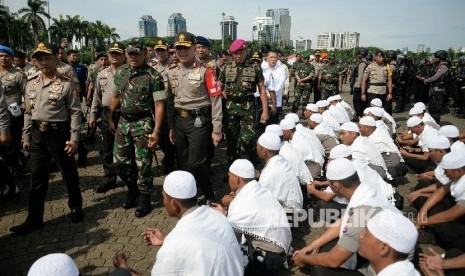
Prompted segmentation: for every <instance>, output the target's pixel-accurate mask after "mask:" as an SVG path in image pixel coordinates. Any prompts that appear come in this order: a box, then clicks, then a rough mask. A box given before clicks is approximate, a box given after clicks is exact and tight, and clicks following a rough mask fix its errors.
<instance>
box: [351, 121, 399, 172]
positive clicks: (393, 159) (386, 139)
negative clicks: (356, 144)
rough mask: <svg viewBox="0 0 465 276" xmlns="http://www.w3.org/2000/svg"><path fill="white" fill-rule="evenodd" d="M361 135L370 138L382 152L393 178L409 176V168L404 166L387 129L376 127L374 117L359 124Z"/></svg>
mask: <svg viewBox="0 0 465 276" xmlns="http://www.w3.org/2000/svg"><path fill="white" fill-rule="evenodd" d="M358 125H359V128H360V134H361V135H362V136H363V137H368V138H369V139H370V140H371V141H372V142H373V143H374V144H375V146H376V148H377V149H378V150H379V151H380V152H381V155H382V156H383V159H384V162H385V163H386V167H387V169H388V172H389V174H391V176H392V177H402V176H405V175H406V174H407V167H406V166H405V165H404V164H403V163H404V159H403V158H402V157H401V155H400V152H399V149H398V148H397V146H396V145H395V144H394V141H393V140H392V138H391V136H390V135H389V133H388V132H387V130H386V129H383V128H378V127H376V121H375V119H373V117H370V116H365V117H363V118H361V119H360V121H359V122H358Z"/></svg>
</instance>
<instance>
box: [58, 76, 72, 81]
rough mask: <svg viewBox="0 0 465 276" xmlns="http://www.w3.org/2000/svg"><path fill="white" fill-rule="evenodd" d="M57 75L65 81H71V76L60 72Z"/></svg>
mask: <svg viewBox="0 0 465 276" xmlns="http://www.w3.org/2000/svg"><path fill="white" fill-rule="evenodd" d="M57 77H58V78H60V79H61V80H64V81H71V78H70V77H68V76H65V75H62V74H59V75H58V76H57Z"/></svg>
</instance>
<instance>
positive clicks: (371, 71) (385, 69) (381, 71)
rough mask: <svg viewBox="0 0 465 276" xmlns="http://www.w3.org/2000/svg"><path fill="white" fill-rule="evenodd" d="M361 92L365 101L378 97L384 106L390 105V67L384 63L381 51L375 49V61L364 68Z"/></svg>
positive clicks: (368, 101)
mask: <svg viewBox="0 0 465 276" xmlns="http://www.w3.org/2000/svg"><path fill="white" fill-rule="evenodd" d="M361 92H362V101H364V102H366V103H370V102H371V100H373V99H375V98H379V99H380V100H381V102H382V103H383V107H384V108H387V106H388V105H392V72H391V67H390V66H389V65H385V64H384V55H383V52H381V51H377V52H376V53H375V61H374V62H373V63H371V64H370V65H368V66H367V68H366V69H365V72H364V73H363V79H362V83H361ZM354 95H355V94H354ZM391 109H392V108H391Z"/></svg>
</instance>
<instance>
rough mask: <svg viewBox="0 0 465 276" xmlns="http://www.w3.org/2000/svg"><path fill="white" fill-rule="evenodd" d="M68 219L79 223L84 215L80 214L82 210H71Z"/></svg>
mask: <svg viewBox="0 0 465 276" xmlns="http://www.w3.org/2000/svg"><path fill="white" fill-rule="evenodd" d="M69 217H70V218H71V221H72V222H74V223H78V222H81V221H82V220H83V219H84V213H83V212H82V208H75V209H72V210H71V213H70V215H69Z"/></svg>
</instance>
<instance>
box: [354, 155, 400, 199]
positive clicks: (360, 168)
mask: <svg viewBox="0 0 465 276" xmlns="http://www.w3.org/2000/svg"><path fill="white" fill-rule="evenodd" d="M352 164H353V165H354V168H355V170H356V171H357V174H358V177H359V178H360V182H362V183H365V184H367V185H369V186H371V187H372V188H374V189H377V190H378V191H379V192H380V193H381V194H382V195H384V197H386V199H387V200H388V201H389V202H391V203H392V204H394V203H395V199H394V193H395V189H394V188H393V187H392V185H391V184H389V183H387V182H386V181H384V180H383V178H382V177H381V176H380V175H379V173H378V172H376V171H375V170H373V169H372V168H371V167H370V166H368V163H366V162H362V161H360V160H358V159H353V160H352Z"/></svg>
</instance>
